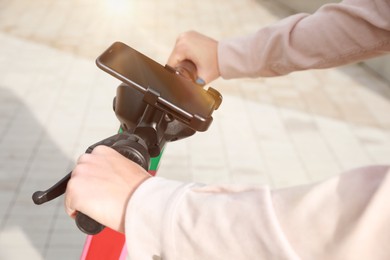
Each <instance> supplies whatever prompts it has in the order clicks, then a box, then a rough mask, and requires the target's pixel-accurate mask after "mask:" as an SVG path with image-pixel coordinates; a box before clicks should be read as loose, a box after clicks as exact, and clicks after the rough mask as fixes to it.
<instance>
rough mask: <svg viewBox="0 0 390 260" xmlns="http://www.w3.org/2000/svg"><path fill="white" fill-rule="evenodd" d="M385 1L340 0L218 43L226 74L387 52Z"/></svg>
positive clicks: (389, 32)
mask: <svg viewBox="0 0 390 260" xmlns="http://www.w3.org/2000/svg"><path fill="white" fill-rule="evenodd" d="M389 14H390V1H389V0H344V1H343V2H341V3H339V4H328V5H324V6H323V7H321V8H320V9H318V10H317V12H315V13H314V14H312V15H309V14H303V13H302V14H296V15H293V16H290V17H287V18H285V19H282V20H281V21H279V22H277V23H275V24H273V25H270V26H267V27H264V28H262V29H260V30H258V31H257V32H256V33H254V34H251V35H248V36H245V37H239V38H233V39H226V40H222V41H220V42H219V46H218V62H219V69H220V72H221V75H222V77H223V78H225V79H229V78H239V77H258V76H279V75H284V74H288V73H290V72H293V71H298V70H306V69H321V68H330V67H335V66H339V65H344V64H347V63H352V62H357V61H361V60H364V59H368V58H372V57H375V56H378V55H383V54H385V53H388V52H389V51H390V18H389Z"/></svg>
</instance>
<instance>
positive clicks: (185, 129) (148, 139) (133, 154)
mask: <svg viewBox="0 0 390 260" xmlns="http://www.w3.org/2000/svg"><path fill="white" fill-rule="evenodd" d="M165 69H167V70H169V71H170V72H172V76H173V75H175V74H178V75H181V76H183V77H185V78H186V79H188V80H190V81H192V82H195V81H196V78H197V73H196V67H195V65H194V64H193V63H192V62H190V61H188V60H186V61H183V62H181V63H180V64H179V65H178V66H177V67H176V68H171V67H169V66H168V65H166V66H165ZM193 87H197V88H202V87H203V86H200V85H197V84H195V83H194V84H193ZM207 93H208V94H209V95H210V96H211V97H212V98H213V99H214V106H213V108H214V110H216V109H217V108H218V107H219V105H220V104H221V102H222V96H221V95H220V94H219V93H218V91H216V90H214V89H212V88H209V89H208V90H207ZM159 95H160V94H159V93H157V92H156V91H154V90H153V89H152V88H148V90H147V91H146V92H145V93H142V92H140V91H138V90H137V89H136V88H134V87H132V86H129V85H128V84H124V83H122V84H120V85H119V86H118V88H117V93H116V97H115V98H114V104H113V109H114V112H115V114H116V116H117V118H118V119H119V121H120V125H121V132H120V133H118V134H116V135H113V136H111V137H108V138H106V139H104V140H102V141H100V142H98V143H96V144H93V145H91V146H90V147H88V149H87V150H86V153H91V152H92V150H93V149H94V148H95V147H96V146H98V145H106V146H109V147H111V148H113V149H115V150H116V151H118V152H119V153H121V154H122V155H123V156H125V157H126V158H128V159H129V160H132V161H134V162H136V163H137V164H139V165H140V166H141V167H143V168H144V169H145V170H148V168H149V163H150V158H151V157H156V156H158V155H159V154H160V152H161V151H162V148H163V147H164V145H165V143H166V142H172V141H176V140H179V139H183V138H186V137H189V136H191V135H193V134H194V133H195V132H196V131H197V130H195V129H193V128H192V127H190V125H189V123H188V122H186V121H183V120H182V119H181V118H180V117H177V116H176V115H175V114H174V113H169V112H166V111H163V110H161V109H160V108H159V107H158V106H157V102H156V100H157V99H158V97H159ZM179 109H180V108H179ZM210 123H211V122H210ZM205 130H206V129H202V130H201V131H205ZM71 174H72V172H70V173H68V174H67V175H66V176H65V177H64V178H62V179H61V180H60V181H58V182H57V183H56V184H54V185H53V186H52V187H50V188H49V189H47V190H45V191H36V192H35V193H34V194H33V196H32V199H33V201H34V203H35V204H37V205H40V204H43V203H46V202H48V201H51V200H53V199H55V198H57V197H59V196H61V195H62V194H64V193H65V191H66V186H67V183H68V181H69V180H70V178H71ZM75 221H76V225H77V226H78V228H79V229H80V230H81V231H83V232H84V233H86V234H90V235H94V234H98V233H99V232H100V231H102V230H103V229H104V226H103V225H102V224H100V223H99V222H97V221H95V220H94V219H92V218H90V217H89V216H87V215H85V214H83V213H81V212H77V215H76V219H75Z"/></svg>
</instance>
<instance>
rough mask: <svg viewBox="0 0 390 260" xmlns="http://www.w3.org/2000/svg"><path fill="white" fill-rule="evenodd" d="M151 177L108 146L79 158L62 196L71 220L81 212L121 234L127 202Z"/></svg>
mask: <svg viewBox="0 0 390 260" xmlns="http://www.w3.org/2000/svg"><path fill="white" fill-rule="evenodd" d="M149 177H150V175H149V174H148V173H147V172H146V171H145V170H144V169H143V168H142V167H141V166H139V165H138V164H136V163H134V162H132V161H130V160H129V159H127V158H125V157H124V156H122V155H121V154H119V153H118V152H116V151H115V150H114V149H112V148H109V147H107V146H97V147H96V148H95V149H94V150H93V151H92V153H91V154H83V155H82V156H80V158H79V160H78V162H77V165H76V167H75V168H74V170H73V173H72V177H71V179H70V181H69V182H68V186H67V190H66V194H65V209H66V212H67V213H68V214H69V216H71V217H73V218H74V217H75V216H76V211H80V212H82V213H84V214H86V215H88V216H89V217H91V218H93V219H95V220H96V221H98V222H99V223H101V224H103V225H105V226H107V227H110V228H112V229H114V230H117V231H119V232H122V233H123V232H124V221H125V213H126V207H127V203H128V200H129V199H130V197H131V195H132V193H133V192H134V191H135V190H136V189H137V187H138V186H139V185H140V184H141V183H142V182H143V181H145V180H146V179H147V178H149Z"/></svg>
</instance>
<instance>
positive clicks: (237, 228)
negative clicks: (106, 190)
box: [125, 178, 298, 260]
mask: <svg viewBox="0 0 390 260" xmlns="http://www.w3.org/2000/svg"><path fill="white" fill-rule="evenodd" d="M270 195H271V193H270V191H269V189H268V188H261V187H247V186H246V187H241V188H240V187H237V186H223V185H219V186H205V185H200V184H194V183H192V184H191V183H190V184H184V183H180V182H176V181H169V180H165V179H162V178H151V179H149V180H147V181H146V182H145V183H144V184H143V185H141V186H140V188H139V189H138V190H137V191H136V192H135V193H134V195H133V197H132V199H131V201H130V203H129V206H128V209H127V217H126V228H125V229H126V239H127V245H128V251H129V256H130V259H152V256H153V255H158V256H162V258H163V259H167V260H169V259H188V260H190V259H272V257H273V259H298V258H297V257H296V256H295V254H294V252H293V251H292V249H291V248H290V247H289V244H288V242H287V241H286V239H285V237H284V235H283V233H282V231H281V230H280V226H279V224H278V222H277V219H276V216H275V215H274V214H275V212H274V209H273V206H272V201H271V196H270ZM270 256H272V257H270Z"/></svg>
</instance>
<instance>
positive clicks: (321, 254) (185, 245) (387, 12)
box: [125, 0, 390, 260]
mask: <svg viewBox="0 0 390 260" xmlns="http://www.w3.org/2000/svg"><path fill="white" fill-rule="evenodd" d="M389 30H390V0H346V1H344V2H343V3H342V4H339V5H328V6H324V7H323V8H321V9H320V10H319V11H318V12H317V13H315V14H314V15H311V16H309V15H305V14H299V15H295V16H292V17H289V18H287V19H285V20H282V21H280V22H279V23H277V24H275V25H273V26H271V27H267V28H264V29H261V30H259V31H258V32H257V33H255V34H254V35H251V36H249V37H244V38H240V39H231V40H226V41H222V42H221V43H220V45H219V62H220V64H219V65H220V70H221V73H222V76H223V77H225V78H234V77H247V76H276V75H281V74H285V73H289V72H291V71H294V70H302V69H309V68H326V67H331V66H336V65H341V64H344V63H348V62H353V61H358V60H361V59H365V58H368V57H373V56H376V55H379V54H383V53H384V52H386V51H389V46H390V34H389ZM125 229H126V239H127V248H128V252H129V258H130V259H131V260H144V259H153V260H157V259H164V260H172V259H175V260H192V259H199V260H214V259H221V260H227V259H232V260H241V259H250V260H254V259H266V260H272V259H277V260H281V259H308V260H322V259H323V260H336V259H337V260H360V259H361V260H388V259H390V167H387V166H372V167H367V168H361V169H356V170H352V171H350V172H347V173H344V174H341V175H339V176H338V177H335V178H332V179H330V180H328V181H324V182H321V183H317V184H312V185H307V186H301V187H293V188H288V189H283V190H274V191H272V190H270V189H269V188H268V187H256V186H254V187H250V186H230V185H202V184H197V183H182V182H177V181H171V180H166V179H163V178H159V177H155V178H150V179H148V180H147V181H146V182H144V183H143V184H142V185H141V186H140V187H139V188H138V189H137V190H136V192H135V193H134V194H133V196H132V198H131V199H130V201H129V204H128V208H127V213H126V224H125Z"/></svg>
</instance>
